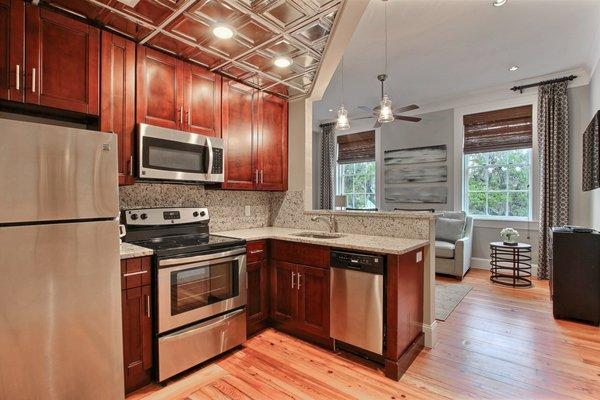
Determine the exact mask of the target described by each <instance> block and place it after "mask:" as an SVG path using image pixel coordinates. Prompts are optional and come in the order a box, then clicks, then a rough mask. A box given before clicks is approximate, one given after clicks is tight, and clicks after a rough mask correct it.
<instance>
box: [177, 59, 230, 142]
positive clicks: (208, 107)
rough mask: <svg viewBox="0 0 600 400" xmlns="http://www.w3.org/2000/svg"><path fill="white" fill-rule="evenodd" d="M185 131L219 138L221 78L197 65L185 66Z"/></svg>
mask: <svg viewBox="0 0 600 400" xmlns="http://www.w3.org/2000/svg"><path fill="white" fill-rule="evenodd" d="M184 91H185V94H184V107H183V109H184V118H183V123H184V125H185V130H186V131H189V132H195V133H199V134H202V135H206V136H216V137H221V77H220V76H219V75H217V74H215V73H213V72H210V71H207V70H205V69H204V68H201V67H199V66H197V65H191V64H185V88H184Z"/></svg>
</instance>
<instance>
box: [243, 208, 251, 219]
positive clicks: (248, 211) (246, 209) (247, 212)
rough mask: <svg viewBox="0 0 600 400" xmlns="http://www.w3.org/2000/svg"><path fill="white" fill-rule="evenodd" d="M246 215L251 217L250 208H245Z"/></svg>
mask: <svg viewBox="0 0 600 400" xmlns="http://www.w3.org/2000/svg"><path fill="white" fill-rule="evenodd" d="M244 215H245V216H246V217H249V216H250V206H244Z"/></svg>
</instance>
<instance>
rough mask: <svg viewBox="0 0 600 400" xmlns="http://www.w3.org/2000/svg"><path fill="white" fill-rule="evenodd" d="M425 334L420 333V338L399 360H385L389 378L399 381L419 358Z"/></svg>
mask: <svg viewBox="0 0 600 400" xmlns="http://www.w3.org/2000/svg"><path fill="white" fill-rule="evenodd" d="M424 336H425V335H424V334H423V332H421V333H419V336H417V338H416V339H415V340H414V341H413V342H412V343H411V344H410V346H408V348H407V349H406V351H405V352H404V353H403V354H402V355H401V356H400V358H399V359H397V360H388V359H387V358H386V359H385V367H384V372H385V376H386V377H387V378H390V379H393V380H395V381H399V380H400V378H402V375H404V373H405V372H406V370H407V369H408V367H410V365H411V364H412V362H413V361H414V360H415V358H417V356H418V355H419V353H420V352H421V350H422V349H423V344H424Z"/></svg>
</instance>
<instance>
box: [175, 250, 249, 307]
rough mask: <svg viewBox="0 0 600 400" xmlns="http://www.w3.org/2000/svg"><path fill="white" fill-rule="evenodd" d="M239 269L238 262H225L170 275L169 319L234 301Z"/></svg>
mask: <svg viewBox="0 0 600 400" xmlns="http://www.w3.org/2000/svg"><path fill="white" fill-rule="evenodd" d="M238 268H239V266H238V262H237V261H226V262H223V263H216V264H211V265H206V266H202V267H196V268H189V269H184V270H180V271H175V272H171V315H177V314H181V313H184V312H186V311H191V310H195V309H198V308H202V307H204V306H207V305H209V304H213V303H218V302H220V301H223V300H227V299H231V298H233V297H237V296H238V295H239V285H238V282H239V276H238V271H239V269H238Z"/></svg>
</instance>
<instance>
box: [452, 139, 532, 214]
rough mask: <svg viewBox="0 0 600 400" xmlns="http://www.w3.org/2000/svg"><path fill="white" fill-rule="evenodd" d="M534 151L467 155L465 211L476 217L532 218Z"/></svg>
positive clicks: (516, 150) (520, 150) (521, 150)
mask: <svg viewBox="0 0 600 400" xmlns="http://www.w3.org/2000/svg"><path fill="white" fill-rule="evenodd" d="M530 179H531V149H515V150H506V151H498V152H487V153H476V154H465V182H466V184H465V190H464V192H465V208H466V210H467V213H468V214H470V215H474V216H489V217H514V218H523V219H526V218H530V214H531V184H530Z"/></svg>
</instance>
